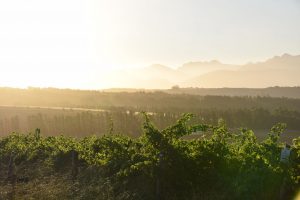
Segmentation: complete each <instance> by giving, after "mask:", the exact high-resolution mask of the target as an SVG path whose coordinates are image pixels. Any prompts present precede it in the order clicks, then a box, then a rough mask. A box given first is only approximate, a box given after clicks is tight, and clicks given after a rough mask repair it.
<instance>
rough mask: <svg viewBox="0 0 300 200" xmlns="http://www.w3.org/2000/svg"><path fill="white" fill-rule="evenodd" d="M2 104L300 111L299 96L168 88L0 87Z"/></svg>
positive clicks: (0, 103) (164, 110)
mask: <svg viewBox="0 0 300 200" xmlns="http://www.w3.org/2000/svg"><path fill="white" fill-rule="evenodd" d="M0 105H16V106H49V107H79V108H96V109H109V110H111V109H118V108H124V109H126V110H128V109H135V110H145V111H149V112H172V111H174V112H197V111H199V110H203V109H212V108H214V109H219V110H226V109H251V108H264V109H267V110H275V109H278V108H280V107H281V108H285V109H288V110H294V111H299V112H300V99H288V98H272V97H260V96H256V97H250V96H248V97H247V96H246V97H238V96H236V97H229V96H199V95H190V94H167V93H165V92H131V93H127V92H117V93H114V92H99V91H81V90H69V89H51V88H49V89H38V88H31V89H11V88H0Z"/></svg>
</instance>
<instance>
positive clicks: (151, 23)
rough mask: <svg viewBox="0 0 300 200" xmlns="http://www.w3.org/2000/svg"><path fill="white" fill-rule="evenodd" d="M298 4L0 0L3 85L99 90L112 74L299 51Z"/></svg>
mask: <svg viewBox="0 0 300 200" xmlns="http://www.w3.org/2000/svg"><path fill="white" fill-rule="evenodd" d="M299 35H300V0H251V1H248V0H151V1H149V0H126V1H124V0H106V1H104V0H51V1H45V0H44V1H43V0H26V1H24V0H9V1H4V0H3V1H0V70H1V71H0V86H12V87H27V86H37V87H63V88H65V87H71V88H91V89H95V88H101V87H106V86H107V84H104V83H101V74H102V75H103V74H105V73H106V72H107V71H109V70H112V69H120V68H122V69H126V68H128V67H145V66H147V65H150V64H153V63H160V64H164V65H168V66H171V67H174V68H176V67H179V66H180V65H182V64H183V63H185V62H189V61H208V60H213V59H217V60H220V61H222V62H224V63H232V64H243V63H247V62H250V61H261V60H265V59H267V58H270V57H273V56H275V55H282V54H283V53H289V54H293V55H298V54H300V37H299Z"/></svg>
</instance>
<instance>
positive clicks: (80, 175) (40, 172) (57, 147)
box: [0, 113, 300, 200]
mask: <svg viewBox="0 0 300 200" xmlns="http://www.w3.org/2000/svg"><path fill="white" fill-rule="evenodd" d="M143 115H144V118H145V120H144V124H143V130H144V133H143V135H142V136H140V137H139V138H130V137H127V136H124V135H117V134H108V135H105V136H102V137H97V136H88V137H85V138H82V139H76V138H72V137H66V136H56V137H53V136H51V137H43V136H42V135H41V134H40V132H39V130H38V129H37V130H36V132H35V133H34V134H28V135H23V134H17V133H13V134H11V135H9V136H7V137H4V138H1V139H0V160H1V169H5V170H2V171H1V176H0V177H5V176H6V174H5V173H6V171H7V169H8V168H9V166H8V165H9V162H10V161H9V160H10V158H13V160H14V173H15V174H16V176H17V177H27V178H28V182H27V183H20V182H17V184H16V185H15V187H14V188H15V189H14V190H15V191H14V193H13V195H15V198H16V199H18V198H21V197H22V195H24V194H25V197H26V198H27V199H31V198H38V199H57V198H60V199H149V200H150V199H156V198H159V199H276V198H277V197H278V196H279V191H280V188H281V187H282V183H283V179H285V180H286V186H285V187H286V189H287V191H288V193H287V194H286V195H287V198H291V196H292V195H293V193H294V192H295V191H297V189H298V188H299V186H300V182H299V180H300V171H299V169H300V137H299V138H295V139H294V140H293V144H292V155H291V162H290V163H289V166H288V167H286V166H283V165H282V164H281V163H280V160H279V157H280V151H281V148H282V144H281V143H280V142H279V139H280V136H281V134H282V132H283V130H284V128H285V125H284V124H276V125H275V126H274V127H273V128H272V129H271V131H270V133H269V135H268V137H267V138H266V139H265V140H264V141H262V142H258V140H257V139H256V136H255V134H254V133H253V131H251V130H247V129H240V130H239V131H238V132H232V131H231V130H230V129H229V128H228V127H227V126H226V124H225V122H224V120H219V122H218V124H217V125H207V124H196V125H195V124H193V123H191V120H192V117H193V115H191V114H185V115H183V116H182V117H181V118H180V119H179V120H178V121H177V122H176V123H175V124H174V125H171V126H168V127H166V128H165V129H163V130H160V129H158V128H157V127H156V126H155V125H154V124H153V123H152V121H151V120H150V116H149V115H147V114H146V113H143ZM194 134H198V135H200V136H201V137H198V138H197V139H186V137H187V136H188V135H194ZM75 172H76V173H75ZM4 179H5V178H0V184H1V185H0V186H1V191H0V199H6V198H8V196H6V195H8V193H9V190H11V187H9V184H8V183H7V181H5V180H4ZM61 187H63V188H64V190H62V188H61ZM37 188H39V189H37ZM47 190H49V191H52V192H51V194H49V193H47V192H46V191H47Z"/></svg>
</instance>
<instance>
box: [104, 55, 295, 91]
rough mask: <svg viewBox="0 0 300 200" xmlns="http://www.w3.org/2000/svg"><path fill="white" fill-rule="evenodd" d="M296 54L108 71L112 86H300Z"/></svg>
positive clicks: (155, 65) (157, 87) (156, 65)
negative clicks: (253, 60)
mask: <svg viewBox="0 0 300 200" xmlns="http://www.w3.org/2000/svg"><path fill="white" fill-rule="evenodd" d="M299 76H300V55H296V56H293V55H289V54H283V55H282V56H275V57H273V58H270V59H268V60H266V61H263V62H257V63H248V64H245V65H232V64H223V63H221V62H219V61H217V60H212V61H208V62H188V63H185V64H183V65H182V66H180V67H179V68H177V69H173V68H171V67H168V66H164V65H161V64H154V65H150V66H148V67H145V68H140V69H134V70H132V69H131V70H124V71H121V72H119V73H118V75H115V74H113V75H111V76H110V78H112V79H113V80H114V82H115V83H116V84H115V87H124V88H145V89H167V88H171V87H172V86H174V85H178V86H180V87H202V88H222V87H233V88H236V87H238V88H240V87H245V88H264V87H274V86H300V77H299Z"/></svg>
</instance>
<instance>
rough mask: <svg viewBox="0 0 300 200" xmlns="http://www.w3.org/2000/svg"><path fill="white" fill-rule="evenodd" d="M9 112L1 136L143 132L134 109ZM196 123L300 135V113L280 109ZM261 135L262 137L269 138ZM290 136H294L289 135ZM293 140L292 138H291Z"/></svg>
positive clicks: (167, 118)
mask: <svg viewBox="0 0 300 200" xmlns="http://www.w3.org/2000/svg"><path fill="white" fill-rule="evenodd" d="M3 110H6V113H14V115H10V116H8V115H3V114H2V116H1V114H0V134H1V135H7V134H8V133H10V132H30V131H32V130H35V129H36V128H40V129H41V130H42V133H43V134H44V135H60V134H62V133H64V134H65V135H70V136H77V137H84V136H87V135H90V134H96V135H103V134H105V133H107V132H108V131H109V130H110V129H111V128H113V131H114V132H115V133H124V134H126V135H129V136H132V137H138V136H140V135H141V133H142V129H141V126H140V124H141V120H142V118H141V114H140V112H137V111H134V110H127V111H123V110H114V111H109V112H108V111H103V112H78V111H71V110H69V111H66V110H65V111H63V110H58V111H55V112H54V111H49V110H47V109H37V110H36V111H35V112H32V111H31V110H32V109H30V108H29V109H27V110H28V111H27V112H26V109H24V108H22V109H21V111H18V109H17V108H6V109H3V108H2V112H3V113H4V111H3ZM149 114H150V115H151V116H150V117H151V119H152V120H153V122H154V123H155V124H156V125H157V126H158V127H159V128H163V127H166V126H169V125H170V124H172V123H174V122H175V121H176V120H178V118H179V117H180V116H181V113H180V112H174V111H173V112H156V113H155V112H150V113H149ZM194 114H195V117H194V119H193V122H195V123H209V124H217V122H218V120H219V119H223V120H224V121H225V122H226V123H227V125H228V127H230V128H232V129H234V128H238V127H245V128H251V129H254V130H268V129H269V128H270V127H271V126H272V125H273V124H275V123H278V122H284V123H286V124H287V125H288V130H293V131H298V134H299V132H300V112H297V111H289V110H285V109H277V110H274V111H269V110H266V109H263V108H253V109H235V110H230V109H228V110H217V109H206V110H205V109H203V110H201V111H198V112H197V113H194ZM5 116H7V117H5ZM265 136H266V135H264V136H261V137H265ZM289 136H290V135H289ZM291 137H292V136H291Z"/></svg>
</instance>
